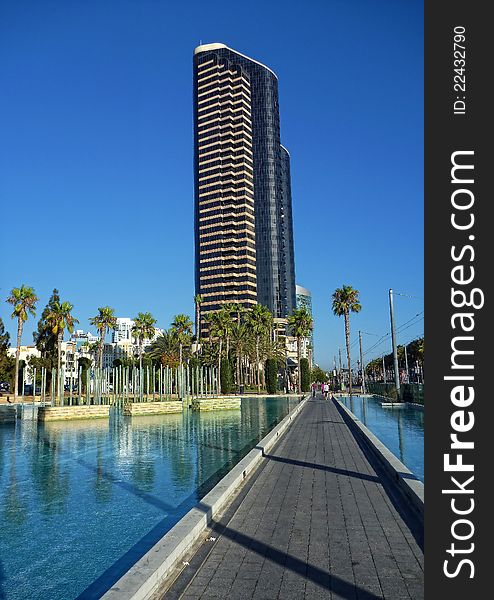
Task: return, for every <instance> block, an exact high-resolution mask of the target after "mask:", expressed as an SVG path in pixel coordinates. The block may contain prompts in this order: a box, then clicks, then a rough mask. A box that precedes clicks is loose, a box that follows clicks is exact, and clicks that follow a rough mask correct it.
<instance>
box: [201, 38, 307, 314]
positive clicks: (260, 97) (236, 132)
mask: <svg viewBox="0 0 494 600" xmlns="http://www.w3.org/2000/svg"><path fill="white" fill-rule="evenodd" d="M194 132H195V141H194V146H195V152H194V155H195V242H196V293H197V294H201V295H202V296H203V303H202V312H203V314H204V313H207V312H209V311H212V310H217V309H218V308H220V307H221V305H222V304H224V303H229V302H238V303H241V304H243V305H244V306H245V307H246V308H248V307H249V306H252V305H254V304H256V303H259V304H262V305H264V306H267V307H268V308H269V310H270V311H271V312H272V313H273V315H274V316H275V317H282V318H283V317H287V316H288V315H289V314H291V312H292V311H293V309H294V307H295V267H294V252H293V225H292V208H291V185H290V158H289V154H288V152H287V150H286V149H285V148H283V146H281V144H280V117H279V104H278V79H277V77H276V75H275V74H274V73H273V71H271V69H269V68H268V67H266V66H265V65H263V64H261V63H259V62H257V61H255V60H253V59H251V58H248V57H247V56H244V55H243V54H240V53H239V52H236V51H235V50H232V49H230V48H228V47H227V46H225V45H224V44H207V45H203V46H199V47H197V48H196V49H195V52H194Z"/></svg>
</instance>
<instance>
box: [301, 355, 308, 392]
mask: <svg viewBox="0 0 494 600" xmlns="http://www.w3.org/2000/svg"><path fill="white" fill-rule="evenodd" d="M300 371H301V374H302V377H301V379H302V391H303V392H308V391H309V389H310V369H309V361H308V360H307V359H306V358H301V359H300Z"/></svg>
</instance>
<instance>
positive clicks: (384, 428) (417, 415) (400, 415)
mask: <svg viewBox="0 0 494 600" xmlns="http://www.w3.org/2000/svg"><path fill="white" fill-rule="evenodd" d="M339 399H340V400H341V401H342V402H343V404H345V406H346V407H347V408H349V409H350V410H351V411H352V412H353V414H354V415H355V416H356V417H357V419H359V420H360V421H362V423H363V424H364V425H365V426H366V427H367V428H368V429H370V430H371V431H372V433H373V434H374V435H375V436H376V437H378V438H379V439H380V440H381V442H382V443H383V444H384V445H385V446H386V447H387V448H388V449H389V450H391V452H392V453H393V454H394V455H395V456H396V457H398V458H399V459H400V460H401V462H402V463H403V464H404V465H405V466H407V467H408V468H409V469H410V471H412V473H414V474H415V475H416V476H417V477H418V478H419V479H420V480H421V481H424V412H423V410H421V409H418V408H414V407H412V406H409V405H407V406H406V407H404V406H402V407H397V408H391V407H382V406H381V402H383V400H382V399H379V398H376V397H369V398H367V397H363V396H352V400H351V402H350V397H349V396H341V397H340V398H339Z"/></svg>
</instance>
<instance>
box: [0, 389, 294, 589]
mask: <svg viewBox="0 0 494 600" xmlns="http://www.w3.org/2000/svg"><path fill="white" fill-rule="evenodd" d="M296 402H297V400H296V399H294V398H291V399H289V398H286V397H285V398H244V399H242V408H241V410H228V411H218V412H204V413H191V412H184V414H183V415H182V414H176V415H173V414H172V415H159V416H152V417H144V416H143V417H134V418H131V417H123V416H121V415H119V414H112V416H111V417H110V420H107V419H105V420H97V421H78V422H72V423H66V422H48V423H45V424H40V425H37V424H36V423H34V422H32V421H17V423H16V425H3V426H0V598H1V599H2V600H20V599H22V600H26V599H31V598H32V599H36V600H45V599H46V600H62V599H63V600H70V599H71V598H77V597H80V598H98V597H100V595H101V594H102V593H103V592H104V591H106V590H107V589H108V588H109V587H110V586H111V585H112V584H113V583H114V582H115V581H117V580H118V579H119V578H120V577H121V576H122V575H123V573H124V572H125V571H126V570H127V569H128V568H129V567H130V566H131V565H132V564H134V563H135V562H136V561H137V560H138V559H139V558H140V557H141V556H142V555H143V554H144V553H145V552H146V551H147V550H149V548H150V547H151V546H152V545H153V544H154V543H155V542H156V541H157V540H158V539H159V538H160V537H161V536H162V535H164V534H165V533H166V532H167V531H168V530H169V529H171V527H173V525H175V523H177V521H178V520H179V519H180V518H181V517H182V516H183V515H184V514H185V513H186V512H187V511H188V510H189V509H190V508H191V507H193V506H194V505H195V504H196V503H197V502H198V501H199V500H200V499H201V498H202V497H203V496H204V495H205V494H206V493H207V492H208V491H209V490H210V489H211V488H212V487H213V486H214V485H215V484H216V483H217V482H218V481H219V479H221V477H223V476H224V475H225V474H226V473H227V472H228V471H229V470H230V469H231V468H232V466H233V465H234V464H236V463H237V462H238V461H239V460H240V459H241V458H242V457H243V456H245V454H247V452H248V451H249V450H250V449H251V448H252V447H254V446H255V444H256V443H257V442H258V441H259V440H260V439H261V438H262V437H264V436H265V435H266V433H268V431H270V430H271V429H272V428H273V427H274V426H275V425H276V424H277V423H278V422H279V421H281V419H282V418H283V417H284V416H285V415H286V414H288V411H289V408H291V407H293V406H294V405H295V403H296Z"/></svg>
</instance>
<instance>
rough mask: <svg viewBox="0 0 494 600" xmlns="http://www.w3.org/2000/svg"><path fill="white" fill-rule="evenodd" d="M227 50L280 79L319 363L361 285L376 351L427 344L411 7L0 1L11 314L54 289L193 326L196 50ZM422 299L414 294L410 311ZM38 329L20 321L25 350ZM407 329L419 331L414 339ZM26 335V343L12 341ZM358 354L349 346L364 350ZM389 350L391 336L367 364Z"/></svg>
mask: <svg viewBox="0 0 494 600" xmlns="http://www.w3.org/2000/svg"><path fill="white" fill-rule="evenodd" d="M200 42H202V43H210V42H223V43H225V44H227V45H228V46H230V47H232V48H234V49H236V50H238V51H239V52H242V53H243V54H246V55H248V56H250V57H252V58H254V59H256V60H258V61H260V62H262V63H264V64H266V65H268V66H269V67H270V68H271V69H272V70H274V71H275V72H276V74H277V75H278V77H279V90H280V112H281V134H282V143H283V144H284V145H285V146H286V147H287V148H288V150H289V151H290V154H291V159H292V163H291V168H292V195H293V212H294V230H295V231H294V233H295V254H296V265H295V266H296V273H297V282H298V283H299V284H301V285H303V286H304V287H306V288H309V289H310V290H311V291H312V294H313V307H314V319H315V354H316V362H318V363H319V364H321V365H322V366H323V367H325V368H328V367H330V366H332V362H333V356H334V355H335V354H337V353H338V348H339V347H341V348H342V350H343V348H344V328H343V321H342V319H338V318H336V317H334V316H332V314H331V302H330V297H331V294H332V292H333V291H334V289H335V288H336V287H339V286H341V285H342V284H350V285H353V286H354V287H356V288H357V289H359V290H360V294H361V301H362V305H363V309H362V312H361V313H360V314H358V315H356V316H354V317H352V342H353V341H354V340H355V339H356V337H357V331H358V330H359V329H361V330H363V331H366V332H368V333H372V334H374V335H372V336H371V335H365V336H364V350H365V349H367V348H371V347H372V346H373V345H374V344H375V343H376V342H377V341H378V340H379V338H380V337H381V336H383V335H384V334H386V333H387V332H388V330H389V308H388V289H389V288H390V287H392V288H394V289H396V290H397V291H399V292H402V293H405V294H407V295H408V296H398V297H397V298H396V303H395V311H396V320H397V323H398V325H401V324H405V323H407V321H409V319H413V317H414V315H419V316H418V317H417V318H416V319H414V320H412V321H410V322H409V323H408V324H407V325H405V327H404V328H403V329H402V330H401V331H400V333H399V335H398V342H399V343H402V342H407V341H408V340H411V339H413V338H414V337H416V336H417V335H420V334H422V333H423V320H422V316H421V312H422V310H423V299H422V297H423V5H422V3H421V2H420V1H412V0H387V1H385V0H381V1H380V0H375V1H370V0H341V1H334V0H325V1H320V2H315V1H312V2H311V1H308V2H303V3H302V2H286V1H285V2H274V1H269V0H267V1H264V2H260V1H258V0H252V1H250V2H249V3H248V5H246V4H245V3H233V2H232V3H225V2H224V0H223V1H221V2H216V1H215V0H210V1H209V2H207V3H204V2H197V1H195V0H194V1H188V2H181V3H172V2H167V1H165V0H153V1H150V0H139V1H138V0H132V1H130V0H118V1H117V0H111V1H110V0H87V1H84V2H82V1H76V0H65V1H61V0H57V1H49V0H42V1H39V0H37V1H36V0H32V1H27V0H26V1H25V0H2V2H1V3H0V89H1V90H2V93H1V94H0V131H1V141H0V205H1V223H2V234H1V242H0V244H1V247H0V251H1V255H0V256H1V258H0V297H1V298H2V302H1V303H0V316H1V317H2V318H3V320H4V322H5V324H6V326H7V328H8V330H9V331H10V333H11V336H12V337H13V336H14V333H15V325H14V323H13V322H12V321H11V320H10V318H9V306H8V305H7V304H6V303H5V302H4V299H5V298H6V297H7V295H8V293H9V291H10V289H11V288H12V287H14V286H18V285H20V284H22V283H26V284H28V285H31V286H33V287H34V288H35V289H36V291H37V293H38V296H39V297H40V306H39V310H38V314H39V313H41V310H42V308H43V306H44V305H45V304H46V302H47V300H48V297H49V295H50V293H51V290H52V289H53V287H57V288H58V289H59V290H60V292H61V296H62V299H63V300H69V301H70V302H72V303H73V304H74V306H75V309H74V313H75V315H76V316H77V317H78V318H79V320H80V322H81V324H80V325H79V327H82V328H84V329H87V328H88V322H87V319H88V318H89V317H90V316H92V315H94V314H96V312H97V307H98V306H103V305H110V306H112V307H114V308H115V310H116V313H117V314H118V315H119V316H130V317H132V316H135V314H137V312H138V311H150V312H152V313H153V314H154V315H155V317H156V318H157V319H158V324H159V325H160V326H162V327H167V326H168V324H169V323H170V321H171V320H172V318H173V315H175V314H177V313H179V312H186V313H188V314H190V315H191V316H192V315H193V295H194V247H193V244H194V239H193V146H192V143H193V130H192V53H193V50H194V47H195V46H197V45H199V43H200ZM410 296H413V297H410ZM35 323H36V320H33V319H30V321H29V322H28V323H27V325H26V333H25V335H24V341H25V342H29V343H30V342H31V341H32V336H31V333H32V331H33V329H34V327H35ZM410 324H411V325H410ZM12 341H14V340H12ZM356 349H357V345H356V344H354V345H353V347H352V351H354V352H355V351H356ZM389 351H390V341H389V336H387V338H385V339H384V340H383V341H382V343H381V344H380V345H379V346H378V347H376V348H373V349H372V350H371V351H370V352H369V353H368V354H367V356H366V359H367V360H369V359H371V358H373V357H374V356H377V355H379V354H381V353H382V352H389Z"/></svg>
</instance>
